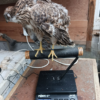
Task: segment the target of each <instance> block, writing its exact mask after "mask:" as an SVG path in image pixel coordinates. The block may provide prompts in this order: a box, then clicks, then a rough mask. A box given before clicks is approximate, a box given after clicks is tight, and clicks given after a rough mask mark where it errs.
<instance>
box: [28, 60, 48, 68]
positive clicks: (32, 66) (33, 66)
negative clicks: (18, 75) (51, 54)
mask: <svg viewBox="0 0 100 100" xmlns="http://www.w3.org/2000/svg"><path fill="white" fill-rule="evenodd" d="M44 60H47V61H48V62H47V64H46V65H44V66H42V67H34V66H30V65H27V66H29V67H31V68H44V67H46V66H48V65H49V60H48V59H44Z"/></svg>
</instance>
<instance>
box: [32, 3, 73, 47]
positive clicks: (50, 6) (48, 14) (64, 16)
mask: <svg viewBox="0 0 100 100" xmlns="http://www.w3.org/2000/svg"><path fill="white" fill-rule="evenodd" d="M31 17H32V19H33V21H34V23H35V25H37V27H39V28H40V29H41V30H42V31H43V32H44V33H45V34H46V35H48V36H49V37H51V36H54V37H55V38H56V39H57V44H62V45H71V44H72V43H73V42H72V41H71V40H70V37H69V34H68V26H69V22H70V18H69V16H68V11H67V9H65V8H64V7H63V6H61V5H58V4H56V3H40V4H37V5H35V7H33V9H32V11H31Z"/></svg>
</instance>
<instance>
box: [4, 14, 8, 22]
mask: <svg viewBox="0 0 100 100" xmlns="http://www.w3.org/2000/svg"><path fill="white" fill-rule="evenodd" d="M4 18H5V20H6V22H8V21H7V15H6V14H4Z"/></svg>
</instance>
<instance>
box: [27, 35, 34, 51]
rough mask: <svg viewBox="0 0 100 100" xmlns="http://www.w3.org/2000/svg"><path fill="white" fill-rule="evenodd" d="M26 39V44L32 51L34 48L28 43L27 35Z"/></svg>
mask: <svg viewBox="0 0 100 100" xmlns="http://www.w3.org/2000/svg"><path fill="white" fill-rule="evenodd" d="M26 41H27V44H28V46H29V47H30V48H31V49H32V50H33V51H34V49H33V48H32V46H31V45H30V43H29V41H28V37H27V36H26Z"/></svg>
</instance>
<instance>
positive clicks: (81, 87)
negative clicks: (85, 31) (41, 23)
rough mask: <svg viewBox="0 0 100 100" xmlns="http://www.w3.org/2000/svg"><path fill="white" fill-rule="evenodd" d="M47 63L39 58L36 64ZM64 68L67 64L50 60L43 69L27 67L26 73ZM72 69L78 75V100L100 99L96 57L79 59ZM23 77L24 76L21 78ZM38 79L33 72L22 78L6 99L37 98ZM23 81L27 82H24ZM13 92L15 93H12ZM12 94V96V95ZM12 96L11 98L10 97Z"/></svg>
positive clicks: (27, 99)
mask: <svg viewBox="0 0 100 100" xmlns="http://www.w3.org/2000/svg"><path fill="white" fill-rule="evenodd" d="M59 61H61V62H65V63H71V61H72V60H69V59H67V60H66V59H59ZM44 64H46V61H44V60H37V61H35V63H34V66H42V65H44ZM51 68H52V70H64V69H66V68H67V66H63V65H60V64H58V63H56V62H52V61H51V60H50V64H49V65H48V66H47V67H45V68H43V69H30V68H28V69H27V72H28V71H29V70H31V71H30V72H28V73H26V71H25V73H24V75H25V74H26V75H28V74H30V73H32V72H33V71H34V72H35V73H37V74H39V72H40V71H41V70H50V69H51ZM72 70H73V71H74V73H75V74H76V75H77V79H76V80H75V81H76V85H77V95H78V100H100V95H99V94H100V87H99V80H98V73H97V65H96V61H95V60H94V59H82V58H81V59H79V61H78V63H77V64H76V65H74V66H73V68H72ZM21 79H22V78H21ZM37 80H38V75H35V74H32V75H31V76H30V77H28V79H27V80H26V81H25V79H23V80H20V81H19V82H17V84H16V86H15V87H14V88H13V90H12V91H13V92H14V91H15V90H16V91H15V92H14V93H13V92H11V93H10V94H9V95H8V97H7V98H6V100H35V90H36V84H37ZM23 82H25V83H24V84H23ZM12 94H13V95H12ZM11 95H12V96H11ZM10 97H11V98H10Z"/></svg>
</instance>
